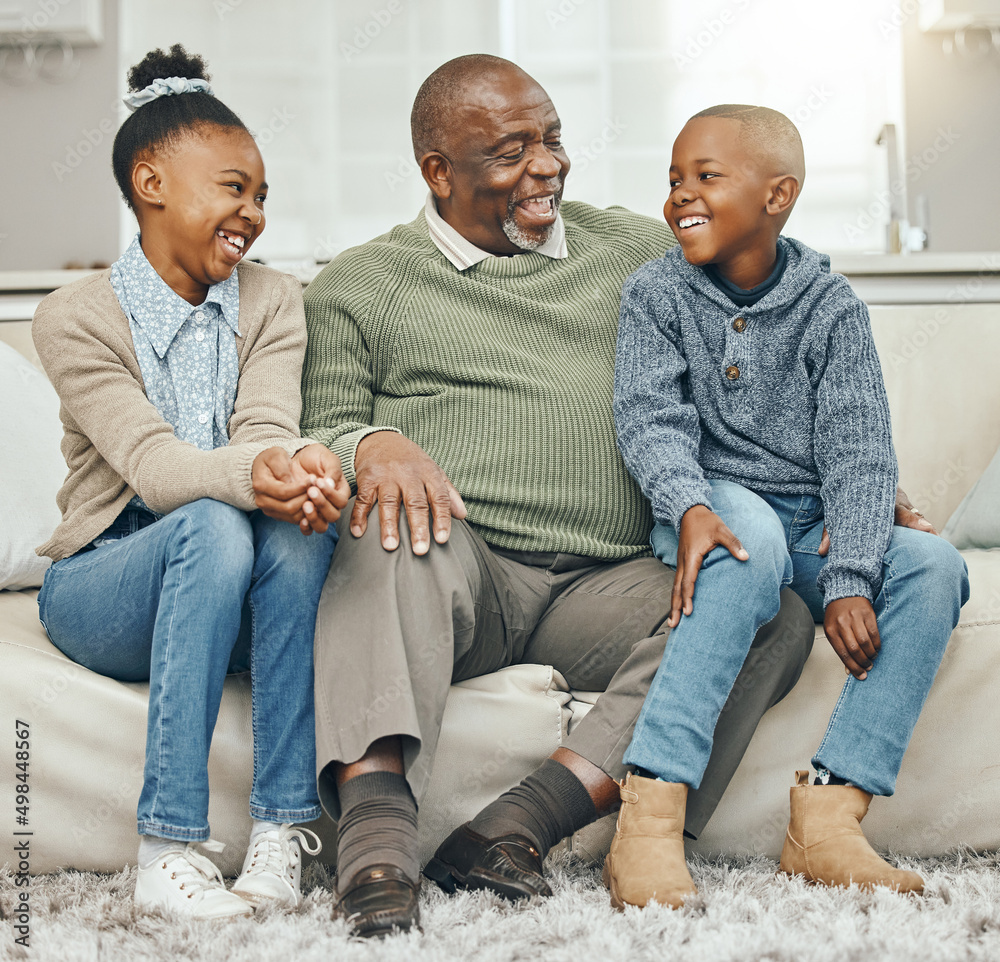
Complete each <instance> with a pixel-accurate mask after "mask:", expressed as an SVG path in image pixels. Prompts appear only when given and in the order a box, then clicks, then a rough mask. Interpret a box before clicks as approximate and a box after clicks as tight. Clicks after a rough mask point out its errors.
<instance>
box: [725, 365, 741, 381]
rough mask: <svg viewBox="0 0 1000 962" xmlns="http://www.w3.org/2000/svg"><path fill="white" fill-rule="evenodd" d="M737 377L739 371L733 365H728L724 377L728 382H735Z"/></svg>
mask: <svg viewBox="0 0 1000 962" xmlns="http://www.w3.org/2000/svg"><path fill="white" fill-rule="evenodd" d="M739 376H740V369H739V368H738V367H737V366H736V365H735V364H730V365H729V367H727V368H726V377H728V378H729V380H730V381H735V380H736V379H737V378H738V377H739Z"/></svg>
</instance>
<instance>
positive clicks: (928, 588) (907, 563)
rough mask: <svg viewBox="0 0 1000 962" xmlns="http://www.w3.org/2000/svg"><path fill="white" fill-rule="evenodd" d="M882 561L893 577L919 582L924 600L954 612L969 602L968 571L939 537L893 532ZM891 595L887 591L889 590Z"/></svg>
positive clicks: (955, 551) (954, 550) (901, 530)
mask: <svg viewBox="0 0 1000 962" xmlns="http://www.w3.org/2000/svg"><path fill="white" fill-rule="evenodd" d="M886 560H887V562H888V565H887V567H888V570H889V571H890V572H891V573H892V575H893V576H894V577H899V576H901V575H909V576H913V577H917V578H920V579H921V589H922V593H923V595H924V597H925V599H926V600H927V601H929V602H932V603H935V604H939V605H949V606H950V605H955V607H956V616H957V609H958V608H960V607H961V606H962V605H964V604H965V603H966V602H967V601H968V600H969V569H968V567H967V566H966V564H965V559H964V558H963V557H962V555H961V554H960V553H959V551H958V549H957V548H955V546H954V545H952V544H951V543H950V542H948V541H946V540H945V539H944V538H942V537H940V536H939V535H935V534H931V533H930V532H927V531H917V530H915V529H913V528H901V527H896V528H894V529H893V536H892V541H891V543H890V545H889V550H888V552H887V557H886ZM889 591H890V594H891V587H890V588H889Z"/></svg>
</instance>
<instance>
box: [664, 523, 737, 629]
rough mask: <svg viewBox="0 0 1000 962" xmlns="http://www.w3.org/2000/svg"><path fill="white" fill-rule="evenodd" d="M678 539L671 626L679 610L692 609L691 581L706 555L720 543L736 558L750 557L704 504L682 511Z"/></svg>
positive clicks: (679, 616) (692, 590) (686, 611)
mask: <svg viewBox="0 0 1000 962" xmlns="http://www.w3.org/2000/svg"><path fill="white" fill-rule="evenodd" d="M677 541H678V544H677V573H676V574H675V575H674V590H673V594H672V595H671V598H670V617H669V618H668V619H667V624H668V625H669V626H670V627H671V628H676V627H677V625H678V624H679V623H680V620H681V613H682V612H683V613H684V614H685V615H689V614H691V612H692V611H694V583H695V581H697V579H698V572H699V571H700V570H701V565H702V562H703V561H704V560H705V555H707V554H708V553H709V552H710V551H711V550H712V549H713V548H714V547H716V546H717V545H721V546H722V547H723V548H725V549H726V550H727V551H728V552H729V553H730V554H731V555H732V556H733V557H734V558H736V560H737V561H746V560H747V559H748V558H749V557H750V555H748V554H747V551H746V548H744V547H743V545H742V544H740V540H739V538H737V537H736V535H734V534H733V533H732V531H730V530H729V528H728V526H727V525H726V523H725V522H724V521H723V520H722V518H720V517H719V516H718V515H717V514H716V513H715V512H714V511H712V510H710V509H709V508H706V507H705V505H703V504H696V505H694V506H693V507H690V508H688V509H687V511H685V512H684V517H683V518H681V529H680V532H679V534H678V539H677Z"/></svg>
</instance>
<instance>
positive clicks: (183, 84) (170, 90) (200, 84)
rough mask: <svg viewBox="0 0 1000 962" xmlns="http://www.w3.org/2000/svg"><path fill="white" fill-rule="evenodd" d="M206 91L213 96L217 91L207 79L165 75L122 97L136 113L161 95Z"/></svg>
mask: <svg viewBox="0 0 1000 962" xmlns="http://www.w3.org/2000/svg"><path fill="white" fill-rule="evenodd" d="M202 92H203V93H206V94H208V95H209V96H211V97H214V96H215V91H213V90H212V87H211V85H210V84H209V82H208V81H207V80H202V79H201V78H200V77H194V78H189V77H163V78H162V79H160V80H154V81H153V82H152V83H151V84H150V85H149V86H148V87H143V89H142V90H137V91H136V92H135V93H130V94H127V95H126V96H124V97H122V102H123V103H124V104H125V106H126V107H128V109H129V111H130V112H131V113H135V112H136V111H137V110H138V109H139V108H140V107H141V106H142V105H143V104H148V103H150V102H151V101H153V100H157V99H158V98H160V97H171V96H173V95H174V94H196V93H202Z"/></svg>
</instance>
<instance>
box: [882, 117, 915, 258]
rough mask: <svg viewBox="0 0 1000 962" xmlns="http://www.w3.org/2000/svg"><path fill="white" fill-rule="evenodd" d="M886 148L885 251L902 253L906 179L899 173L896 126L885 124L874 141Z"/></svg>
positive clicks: (904, 232)
mask: <svg viewBox="0 0 1000 962" xmlns="http://www.w3.org/2000/svg"><path fill="white" fill-rule="evenodd" d="M875 143H876V144H878V145H879V146H880V147H882V146H884V147H885V148H886V159H887V161H888V164H889V223H888V224H887V225H886V250H887V252H888V253H890V254H899V253H902V251H903V247H904V246H905V241H906V240H907V239H908V238H907V234H908V228H907V223H906V178H905V177H901V176H900V172H899V144H898V141H897V138H896V125H895V124H885V126H883V127H882V130H881V131H879V135H878V139H877V140H876V141H875Z"/></svg>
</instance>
